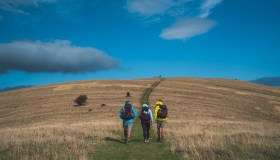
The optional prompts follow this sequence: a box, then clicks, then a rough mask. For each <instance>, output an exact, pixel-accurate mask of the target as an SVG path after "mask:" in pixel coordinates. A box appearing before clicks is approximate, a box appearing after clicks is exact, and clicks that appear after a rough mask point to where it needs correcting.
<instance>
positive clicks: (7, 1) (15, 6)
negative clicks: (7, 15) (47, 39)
mask: <svg viewBox="0 0 280 160" xmlns="http://www.w3.org/2000/svg"><path fill="white" fill-rule="evenodd" d="M56 1H57V0H0V8H1V9H3V10H4V11H8V12H13V13H20V14H26V15H29V13H28V12H26V11H23V10H21V9H19V8H20V7H21V6H38V4H39V3H55V2H56Z"/></svg>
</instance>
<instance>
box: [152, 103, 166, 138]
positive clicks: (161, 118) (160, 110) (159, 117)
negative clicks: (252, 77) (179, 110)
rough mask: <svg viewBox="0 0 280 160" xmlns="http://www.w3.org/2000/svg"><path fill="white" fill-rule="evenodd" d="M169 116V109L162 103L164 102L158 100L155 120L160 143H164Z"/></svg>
mask: <svg viewBox="0 0 280 160" xmlns="http://www.w3.org/2000/svg"><path fill="white" fill-rule="evenodd" d="M167 115H168V109H167V106H166V105H165V104H164V103H163V102H162V100H158V101H157V102H156V108H155V114H154V116H155V119H156V122H157V135H158V141H160V142H162V141H163V137H164V128H165V123H166V119H167Z"/></svg>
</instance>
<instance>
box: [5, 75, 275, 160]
mask: <svg viewBox="0 0 280 160" xmlns="http://www.w3.org/2000/svg"><path fill="white" fill-rule="evenodd" d="M156 81H158V79H139V80H127V81H125V80H122V81H117V80H115V81H113V80H112V81H109V80H108V81H81V82H73V83H63V84H56V85H49V86H41V87H32V88H26V89H21V90H16V91H9V92H3V93H0V159H42V157H44V159H87V158H88V154H89V153H92V152H94V151H95V149H97V148H98V147H99V146H100V144H103V143H104V139H106V137H111V138H119V135H120V134H121V133H122V131H121V129H122V127H121V121H120V119H119V117H118V114H119V109H120V107H121V106H122V105H123V104H124V101H125V100H127V99H128V98H126V97H125V96H126V92H127V91H129V92H130V93H131V96H132V97H131V98H129V100H131V101H132V103H133V104H134V105H135V106H136V107H139V102H140V99H141V94H142V93H143V92H144V90H145V89H146V88H148V87H150V86H151V85H152V84H153V83H154V82H156ZM81 94H85V95H87V96H88V101H87V104H86V106H82V107H74V102H73V101H74V99H75V98H76V97H77V96H79V95H81ZM158 99H162V100H163V101H164V102H166V104H167V105H168V107H169V110H170V114H169V118H168V124H167V130H166V131H167V132H166V133H167V137H166V140H167V142H169V143H166V144H170V150H171V151H172V152H173V153H174V154H175V155H182V156H183V158H186V159H280V90H279V89H276V88H272V87H267V86H262V85H257V84H252V83H247V82H243V81H238V80H226V79H193V78H168V79H166V80H164V81H163V82H161V84H160V85H159V86H158V87H156V88H155V89H154V90H153V92H152V94H151V95H150V104H153V103H154V102H156V100H158ZM101 104H106V106H105V107H101ZM89 109H92V111H89ZM155 145H156V144H155ZM112 158H113V157H112Z"/></svg>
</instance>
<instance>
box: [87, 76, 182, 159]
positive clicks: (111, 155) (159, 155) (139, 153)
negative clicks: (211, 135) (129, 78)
mask: <svg viewBox="0 0 280 160" xmlns="http://www.w3.org/2000/svg"><path fill="white" fill-rule="evenodd" d="M162 81H164V78H162V79H160V80H159V81H157V82H155V83H153V84H152V85H151V87H149V88H146V89H145V91H144V93H143V95H142V97H141V98H140V106H141V105H142V104H143V103H146V102H149V96H150V94H151V93H152V91H153V90H154V89H155V88H156V87H157V86H158V85H159V84H160V83H161V82H162ZM140 106H139V107H135V109H136V111H137V114H138V115H139V113H140ZM120 123H121V121H120ZM155 127H156V124H154V125H153V126H152V127H151V130H150V142H149V143H144V142H143V131H142V127H141V124H140V120H139V118H138V117H137V118H136V119H135V121H134V123H133V128H132V132H131V139H130V144H129V145H125V144H124V143H123V142H124V137H123V134H122V133H123V132H121V133H120V136H119V139H113V140H108V141H106V143H105V144H104V145H102V146H101V147H100V148H99V149H98V150H97V151H96V152H94V153H92V154H90V155H89V159H98V160H99V159H108V160H109V159H113V160H123V159H130V160H135V159H141V160H145V159H153V160H154V159H160V160H173V159H180V157H175V156H174V155H173V154H172V153H171V151H170V147H169V145H168V143H167V142H157V136H156V130H155V129H156V128H155Z"/></svg>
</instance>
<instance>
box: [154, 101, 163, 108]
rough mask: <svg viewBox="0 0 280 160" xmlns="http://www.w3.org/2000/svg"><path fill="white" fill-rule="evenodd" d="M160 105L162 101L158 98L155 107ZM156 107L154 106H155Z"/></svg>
mask: <svg viewBox="0 0 280 160" xmlns="http://www.w3.org/2000/svg"><path fill="white" fill-rule="evenodd" d="M161 105H163V102H162V100H161V99H160V100H158V101H157V102H156V107H157V106H161ZM156 107H155V108H156Z"/></svg>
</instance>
